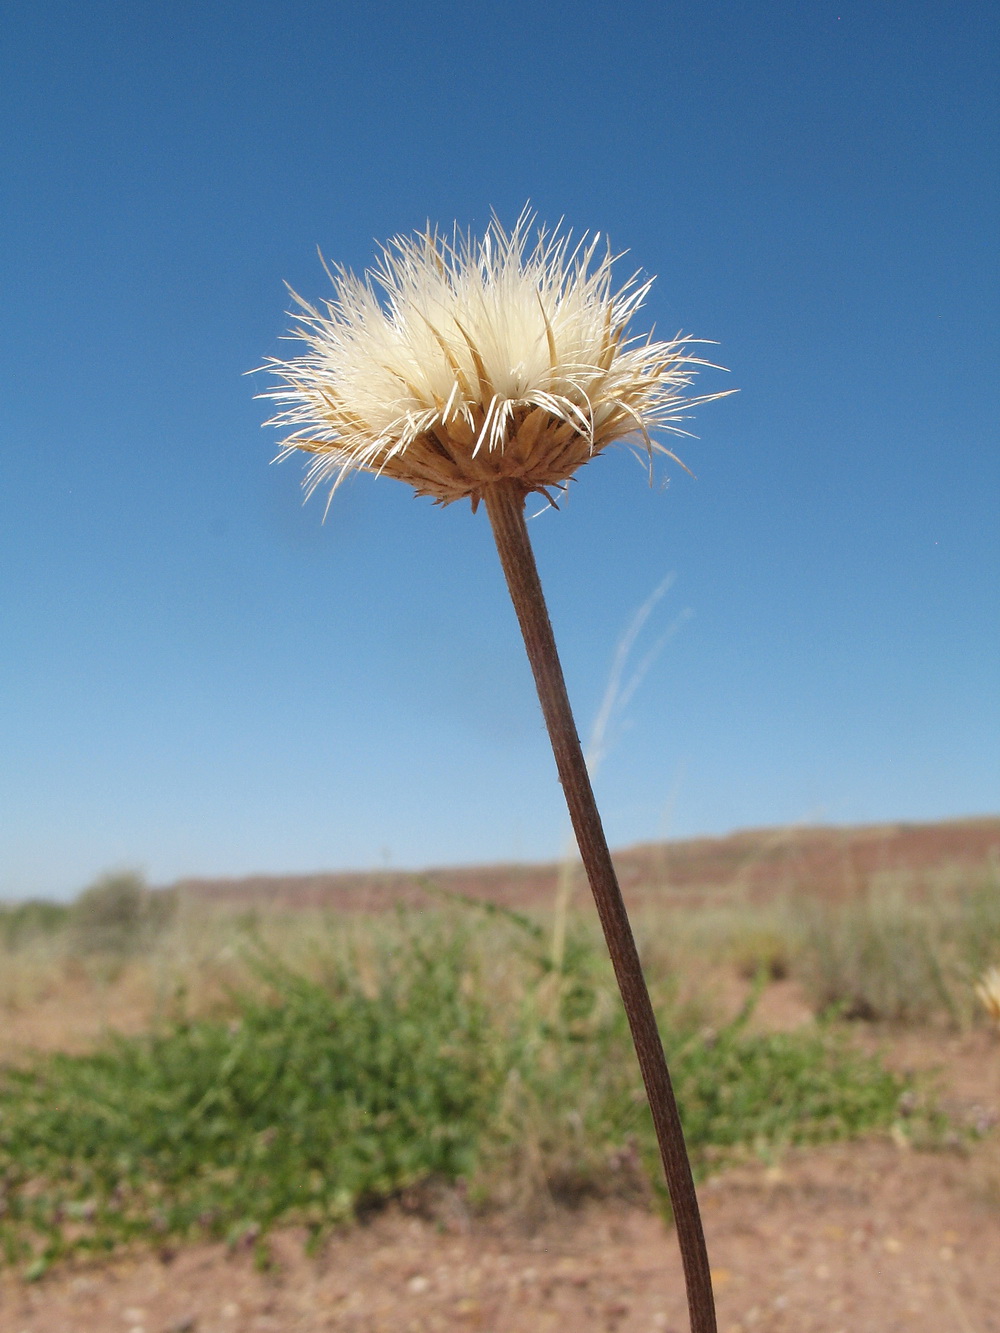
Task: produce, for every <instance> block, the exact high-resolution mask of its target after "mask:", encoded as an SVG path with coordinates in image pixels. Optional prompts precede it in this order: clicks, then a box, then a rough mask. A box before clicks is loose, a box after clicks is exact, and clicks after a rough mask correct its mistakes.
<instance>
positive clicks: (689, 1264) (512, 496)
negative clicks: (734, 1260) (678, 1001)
mask: <svg viewBox="0 0 1000 1333" xmlns="http://www.w3.org/2000/svg"><path fill="white" fill-rule="evenodd" d="M532 225H533V219H532V218H531V217H530V216H529V215H528V214H527V212H525V213H524V214H522V216H521V218H520V220H519V221H518V223H517V225H516V226H515V228H514V229H513V231H512V232H509V233H508V232H506V231H505V230H504V229H503V227H501V226H500V224H499V223H498V222H497V221H496V220H495V219H494V221H493V223H492V225H491V226H490V228H489V229H488V231H487V233H486V235H485V236H484V237H483V238H482V239H480V240H475V241H474V240H473V239H472V238H471V236H467V237H461V236H459V235H458V233H457V231H456V236H455V240H454V241H453V242H451V243H449V242H448V241H447V240H446V239H445V238H444V237H442V236H441V235H440V234H438V233H436V232H432V231H431V230H430V228H429V227H428V229H427V231H426V232H425V233H424V234H422V235H420V236H417V237H414V238H405V237H403V238H399V237H398V238H396V239H395V240H394V241H392V242H391V243H390V245H389V246H387V247H385V248H383V251H382V255H381V260H380V263H379V265H378V266H377V268H376V269H375V271H374V272H373V273H370V274H369V275H368V279H367V281H361V280H359V279H358V278H356V277H355V276H354V275H353V274H350V273H348V272H346V271H345V270H343V269H338V270H336V271H335V273H334V275H333V280H334V286H335V294H334V299H333V300H332V301H327V302H326V304H325V307H324V309H323V310H320V309H317V308H316V307H314V306H311V305H309V304H308V303H306V302H304V301H302V300H301V299H298V298H297V300H298V304H299V314H298V321H299V322H298V327H297V330H296V336H297V337H299V338H300V339H301V341H302V342H303V343H304V344H305V348H306V350H305V352H304V353H303V355H301V356H299V357H297V358H292V359H288V360H277V359H272V360H270V361H269V362H268V364H267V367H266V368H267V369H269V370H270V371H271V372H272V373H274V374H275V375H276V376H277V377H278V380H279V383H278V385H277V387H275V388H272V389H271V390H269V391H268V393H267V394H266V395H265V396H267V397H270V398H271V399H272V400H274V401H275V402H276V403H278V404H279V406H280V408H281V409H282V410H281V411H280V413H279V415H278V416H277V417H275V418H274V419H273V421H272V422H271V423H269V424H275V425H280V426H282V427H285V428H288V429H290V432H291V433H290V434H289V435H288V436H287V437H286V439H285V441H284V446H283V448H284V452H285V453H293V452H295V451H296V450H304V451H305V452H306V453H307V454H308V455H310V458H311V463H310V466H309V470H308V473H307V485H308V487H309V489H312V488H314V487H316V486H317V485H320V484H322V483H324V482H327V481H330V482H331V483H332V489H331V496H332V493H333V489H336V486H337V484H338V483H339V481H340V480H341V479H342V478H343V477H344V476H345V475H346V474H347V473H349V472H351V471H353V470H355V469H359V468H360V469H364V470H367V471H370V472H374V473H376V474H379V475H382V474H384V475H386V476H388V477H392V478H395V479H397V480H399V481H404V482H407V483H408V484H410V485H411V486H412V487H413V488H414V489H415V491H416V493H417V494H418V495H428V496H430V497H432V498H433V499H434V500H435V501H436V502H437V503H439V504H450V503H452V502H454V501H456V500H462V499H468V500H469V501H470V502H471V504H472V508H473V511H474V512H475V510H476V509H477V507H478V506H479V505H480V504H482V505H483V507H484V508H485V510H486V513H487V516H488V518H489V522H490V525H491V527H492V530H493V536H494V540H495V542H496V547H497V553H498V555H499V557H500V563H501V566H502V568H503V572H504V576H505V578H506V581H507V587H508V590H509V592H510V596H511V600H512V601H513V604H514V609H515V612H516V614H517V619H518V622H519V624H520V627H521V632H522V635H523V638H524V644H525V649H526V651H527V654H528V659H529V661H530V663H531V668H532V671H533V674H534V677H535V684H536V687H537V691H538V698H539V702H540V703H541V707H542V713H543V715H544V717H545V722H546V726H547V729H548V733H549V738H550V741H551V743H552V749H553V754H554V756H555V761H556V767H557V770H558V773H559V780H560V782H561V783H562V787H563V792H564V795H565V797H566V801H567V804H568V807H569V812H570V818H571V821H572V824H573V829H574V833H575V834H576V838H577V842H578V845H579V848H580V853H581V856H582V859H583V863H584V867H585V869H586V871H587V876H588V879H589V881H590V886H591V890H592V892H593V895H594V899H595V902H596V904H597V910H598V914H599V916H600V919H601V924H602V927H603V929H604V933H605V938H606V940H607V944H608V949H609V952H610V955H611V958H612V961H613V963H614V968H615V974H616V977H617V981H618V986H619V989H620V991H621V995H622V1000H623V1002H624V1006H625V1011H626V1013H627V1015H628V1020H629V1025H630V1028H631V1032H632V1036H633V1040H634V1043H635V1048H636V1054H637V1056H638V1060H639V1065H640V1068H641V1070H642V1076H643V1080H644V1083H645V1086H646V1090H647V1095H648V1098H649V1103H650V1107H651V1110H652V1115H653V1120H654V1123H655V1125H656V1131H657V1137H658V1140H659V1144H660V1151H661V1154H662V1159H663V1167H664V1171H665V1174H666V1178H667V1181H668V1185H669V1189H670V1193H671V1197H672V1199H673V1203H674V1214H675V1217H676V1221H677V1238H678V1242H679V1245H680V1250H681V1256H682V1260H683V1265H684V1275H685V1282H686V1286H687V1292H688V1307H689V1313H690V1318H691V1326H692V1329H693V1330H695V1333H714V1330H715V1328H716V1319H715V1311H714V1301H713V1297H712V1283H711V1274H710V1270H709V1265H708V1256H707V1252H706V1248H705V1240H704V1234H703V1231H702V1226H701V1218H700V1215H699V1210H698V1201H697V1196H696V1194H695V1190H694V1184H693V1181H692V1176H691V1169H690V1163H689V1161H688V1157H687V1153H686V1151H685V1147H684V1138H683V1132H682V1129H681V1123H680V1119H679V1116H678V1112H677V1106H676V1100H675V1097H674V1093H673V1090H672V1088H671V1084H670V1077H669V1074H668V1072H667V1066H666V1062H665V1060H664V1055H663V1048H662V1042H661V1040H660V1036H659V1033H658V1031H657V1027H656V1020H655V1016H654V1014H653V1009H652V1005H651V1003H650V999H649V994H648V991H647V988H646V984H645V981H644V979H643V973H642V967H641V964H640V961H639V957H638V953H637V950H636V947H635V941H634V939H633V936H632V930H631V926H630V923H629V919H628V914H627V913H626V911H625V906H624V902H623V900H622V896H621V890H620V888H619V885H618V880H617V877H616V875H615V870H614V866H613V865H612V861H611V856H610V852H609V850H608V846H607V841H606V839H605V836H604V831H603V828H602V825H601V820H600V815H599V813H598V810H597V804H596V802H595V800H594V794H593V789H592V787H591V783H590V779H589V776H588V773H587V765H586V762H585V760H584V756H583V751H582V748H581V746H580V741H579V737H578V734H577V729H576V724H575V722H574V719H573V714H572V710H571V708H570V703H569V697H568V695H567V692H566V685H565V681H564V679H563V673H562V667H561V665H560V662H559V656H558V653H557V650H556V644H555V638H554V636H553V633H552V626H551V623H550V621H549V616H548V611H547V609H546V605H545V599H544V596H543V593H542V585H541V582H540V580H539V577H538V571H537V568H536V565H535V559H534V554H533V552H532V548H531V542H530V539H529V537H528V530H527V527H526V524H525V517H524V505H525V500H526V499H527V497H528V496H529V495H531V494H533V493H534V494H541V495H543V496H545V497H546V499H548V500H549V501H550V502H553V503H554V501H553V492H561V491H562V490H564V489H565V487H566V485H567V483H568V482H569V480H570V478H572V477H573V475H574V474H575V473H576V472H577V470H578V469H579V468H580V467H582V466H583V465H584V464H585V463H587V462H588V461H589V460H590V459H592V458H593V457H594V456H595V455H596V454H598V453H600V452H601V451H602V450H604V449H605V448H606V447H608V446H609V445H611V444H613V443H615V442H616V441H621V440H628V439H631V440H632V441H633V442H638V444H639V445H640V447H644V448H645V450H646V453H647V456H648V459H649V461H650V466H651V465H652V459H653V456H654V451H655V450H659V451H660V452H662V453H665V454H669V453H670V451H669V450H667V449H666V448H665V446H664V445H662V444H660V443H658V442H657V441H655V440H654V438H653V433H654V432H656V431H657V430H667V431H671V430H672V431H677V430H679V423H680V422H681V421H682V420H683V419H684V416H685V414H686V413H687V412H688V411H689V410H690V408H691V407H692V406H694V405H695V404H696V403H698V402H705V401H708V399H709V398H713V397H719V396H721V395H718V394H712V395H708V396H702V397H700V398H692V397H689V396H688V395H687V390H688V389H689V388H690V387H691V385H692V383H693V380H694V376H695V373H696V371H697V370H698V369H699V368H700V367H702V366H704V365H706V364H707V363H706V362H705V361H704V359H703V358H700V357H698V356H695V355H693V349H692V341H691V340H690V339H688V338H677V339H675V340H673V341H670V342H654V341H653V339H652V337H651V336H650V337H649V338H646V339H642V338H635V337H631V338H630V337H629V336H628V325H629V322H630V320H631V319H632V317H633V315H634V314H635V313H636V312H637V311H638V309H639V307H640V306H641V305H642V303H643V301H644V299H645V296H646V294H647V292H648V290H649V285H650V284H649V283H648V282H646V283H639V282H638V281H637V280H636V279H635V278H633V279H632V280H630V281H629V282H627V283H626V284H625V285H624V286H623V287H621V288H620V289H619V290H618V291H617V292H615V291H613V290H612V285H611V284H612V265H613V255H612V253H611V251H610V249H607V250H605V251H604V252H603V253H602V252H600V251H599V249H598V245H599V241H598V238H594V239H593V240H592V241H589V242H588V241H587V239H586V238H584V239H583V240H582V241H580V242H579V244H577V245H576V246H575V247H573V246H572V245H571V240H570V237H569V236H568V235H565V234H564V235H559V233H558V230H557V232H556V233H553V234H548V233H546V232H545V231H544V229H543V230H540V231H539V233H538V235H537V239H536V241H535V243H534V245H530V244H529V231H530V229H531V226H532ZM379 288H380V289H381V291H382V293H383V294H384V297H385V300H384V302H383V301H380V299H379V297H378V295H377V289H379ZM671 456H673V455H671Z"/></svg>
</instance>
